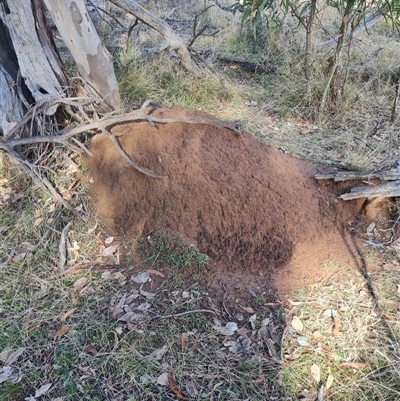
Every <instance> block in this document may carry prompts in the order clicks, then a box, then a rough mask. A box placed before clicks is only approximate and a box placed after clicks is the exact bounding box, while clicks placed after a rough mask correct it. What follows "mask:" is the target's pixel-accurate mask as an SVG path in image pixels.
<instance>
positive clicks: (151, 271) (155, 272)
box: [146, 269, 165, 277]
mask: <svg viewBox="0 0 400 401" xmlns="http://www.w3.org/2000/svg"><path fill="white" fill-rule="evenodd" d="M146 271H147V273H149V274H154V275H155V276H160V277H165V276H164V274H162V273H161V272H159V271H158V270H154V269H147V270H146Z"/></svg>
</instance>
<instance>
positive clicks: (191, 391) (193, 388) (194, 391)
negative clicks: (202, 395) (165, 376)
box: [185, 380, 199, 398]
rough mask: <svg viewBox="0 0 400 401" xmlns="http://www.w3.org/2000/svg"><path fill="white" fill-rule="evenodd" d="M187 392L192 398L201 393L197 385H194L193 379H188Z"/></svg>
mask: <svg viewBox="0 0 400 401" xmlns="http://www.w3.org/2000/svg"><path fill="white" fill-rule="evenodd" d="M185 388H186V392H187V393H188V394H189V395H190V397H192V398H196V397H197V396H198V394H199V392H198V391H197V389H196V386H195V385H194V383H193V381H192V380H188V381H187V382H186V384H185Z"/></svg>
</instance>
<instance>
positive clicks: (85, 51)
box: [44, 0, 120, 111]
mask: <svg viewBox="0 0 400 401" xmlns="http://www.w3.org/2000/svg"><path fill="white" fill-rule="evenodd" d="M44 2H45V4H46V6H47V8H48V10H49V12H50V13H51V15H52V18H53V20H54V23H55V24H56V26H57V29H58V31H59V32H60V35H61V37H62V38H63V40H64V42H65V45H66V46H67V47H68V49H69V50H70V52H71V54H72V57H73V58H74V60H75V62H76V64H77V67H78V71H79V74H80V75H81V77H82V78H83V79H84V80H85V82H86V83H87V84H88V86H90V88H87V89H88V90H89V92H92V94H94V95H95V96H97V97H98V98H99V101H100V106H101V108H103V110H104V111H112V110H119V109H120V96H119V90H118V83H117V79H116V77H115V73H114V66H113V60H112V56H111V55H110V53H109V52H108V51H107V49H106V47H105V46H104V45H103V44H102V42H101V40H100V37H99V35H98V33H97V31H96V28H95V27H94V25H93V22H92V20H91V19H90V16H89V14H88V11H87V9H86V7H85V5H84V3H83V0H74V1H71V0H44Z"/></svg>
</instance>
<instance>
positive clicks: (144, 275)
mask: <svg viewBox="0 0 400 401" xmlns="http://www.w3.org/2000/svg"><path fill="white" fill-rule="evenodd" d="M149 278H150V274H149V273H148V272H147V271H146V272H140V273H138V274H137V275H136V276H134V277H132V281H134V282H135V283H137V284H144V283H147V282H148V281H149Z"/></svg>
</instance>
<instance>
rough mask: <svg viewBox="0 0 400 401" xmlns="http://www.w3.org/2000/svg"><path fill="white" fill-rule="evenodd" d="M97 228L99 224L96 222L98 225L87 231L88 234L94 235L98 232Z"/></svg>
mask: <svg viewBox="0 0 400 401" xmlns="http://www.w3.org/2000/svg"><path fill="white" fill-rule="evenodd" d="M96 228H97V222H96V224H95V225H94V227H92V228H89V230H87V233H88V234H93V233H94V232H95V231H96Z"/></svg>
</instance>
